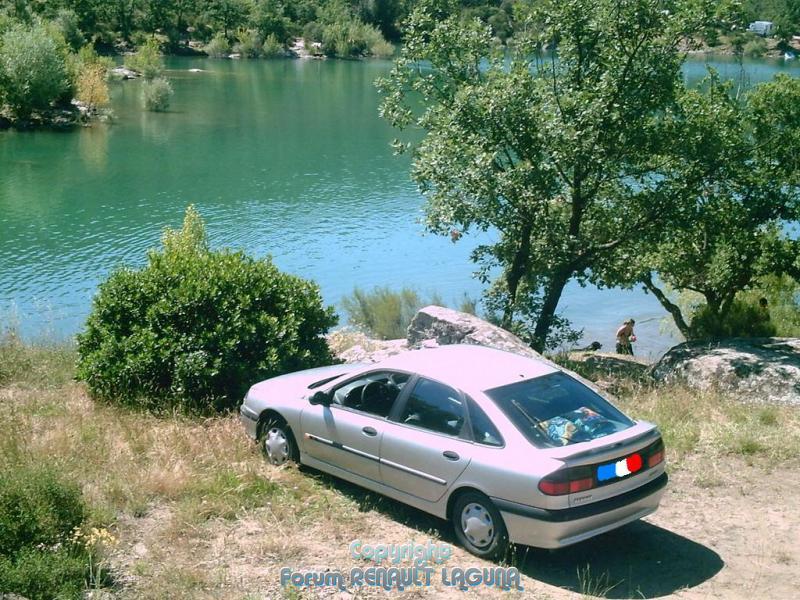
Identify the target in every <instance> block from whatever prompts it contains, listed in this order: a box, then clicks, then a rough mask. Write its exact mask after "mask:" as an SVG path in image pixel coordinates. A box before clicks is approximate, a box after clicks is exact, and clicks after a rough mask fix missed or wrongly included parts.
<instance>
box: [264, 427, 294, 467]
mask: <svg viewBox="0 0 800 600" xmlns="http://www.w3.org/2000/svg"><path fill="white" fill-rule="evenodd" d="M259 445H260V446H261V451H262V452H263V453H264V456H265V457H266V459H267V460H268V461H269V462H270V464H273V465H275V466H276V467H279V466H281V465H285V464H286V463H288V462H297V443H296V442H295V439H294V435H292V430H291V429H290V428H289V426H288V425H287V424H286V421H284V420H283V419H282V418H281V417H278V416H271V417H267V419H266V421H264V424H263V425H262V426H261V434H260V436H259Z"/></svg>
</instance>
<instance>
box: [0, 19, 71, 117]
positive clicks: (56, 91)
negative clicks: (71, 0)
mask: <svg viewBox="0 0 800 600" xmlns="http://www.w3.org/2000/svg"><path fill="white" fill-rule="evenodd" d="M58 38H60V36H54V35H53V34H52V33H51V31H50V30H49V29H48V28H47V27H46V26H44V25H41V24H34V25H31V26H24V25H14V26H12V27H11V28H9V29H8V30H7V31H6V32H5V33H3V34H2V36H0V104H2V103H5V104H6V105H7V106H8V107H9V108H10V109H11V112H12V113H13V114H14V115H15V116H16V117H18V118H27V117H29V116H30V115H31V113H32V112H33V111H35V110H41V109H46V108H47V107H48V106H50V105H51V104H52V103H53V102H55V101H56V100H58V99H60V98H61V97H62V96H63V95H64V94H65V93H66V92H67V91H68V90H69V89H70V81H69V77H68V73H67V66H66V58H65V57H66V53H67V51H66V44H65V43H64V40H63V38H61V39H58Z"/></svg>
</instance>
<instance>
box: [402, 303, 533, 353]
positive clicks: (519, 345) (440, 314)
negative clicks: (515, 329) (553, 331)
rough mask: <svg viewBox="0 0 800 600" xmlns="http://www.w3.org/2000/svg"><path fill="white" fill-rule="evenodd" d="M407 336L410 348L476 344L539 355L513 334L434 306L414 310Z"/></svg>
mask: <svg viewBox="0 0 800 600" xmlns="http://www.w3.org/2000/svg"><path fill="white" fill-rule="evenodd" d="M407 339H408V346H409V347H410V348H421V347H423V346H435V345H439V346H445V345H447V344H477V345H479V346H488V347H489V348H497V349H498V350H506V351H507V352H514V353H516V354H521V355H522V356H528V357H531V358H541V354H539V353H538V352H536V351H535V350H533V349H531V347H530V346H528V345H527V344H526V343H525V342H523V341H522V340H521V339H519V338H518V337H517V336H515V335H514V334H513V333H510V332H508V331H506V330H505V329H501V328H500V327H497V326H496V325H492V324H491V323H487V322H486V321H484V320H483V319H480V318H478V317H476V316H475V315H470V314H468V313H463V312H459V311H457V310H453V309H451V308H444V307H441V306H435V305H431V306H426V307H425V308H421V309H420V310H419V311H417V314H416V315H414V318H413V319H412V320H411V324H410V325H409V326H408V338H407Z"/></svg>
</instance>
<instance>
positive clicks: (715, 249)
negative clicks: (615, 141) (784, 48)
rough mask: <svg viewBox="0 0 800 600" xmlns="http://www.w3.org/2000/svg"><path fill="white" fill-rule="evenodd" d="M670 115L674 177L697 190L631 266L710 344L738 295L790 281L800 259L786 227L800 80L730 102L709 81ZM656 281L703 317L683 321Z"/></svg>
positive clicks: (799, 205)
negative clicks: (780, 278)
mask: <svg viewBox="0 0 800 600" xmlns="http://www.w3.org/2000/svg"><path fill="white" fill-rule="evenodd" d="M676 112H677V115H676V121H677V122H678V123H680V126H681V129H682V130H683V131H685V135H684V136H683V138H682V139H683V141H682V143H681V144H680V145H679V146H678V148H677V150H678V154H679V155H680V156H681V157H683V159H684V161H683V162H682V163H679V164H677V165H676V172H677V173H678V175H679V176H682V177H685V178H687V179H690V180H692V181H695V182H696V184H695V186H694V188H693V189H692V190H690V191H691V192H692V193H689V194H685V195H683V196H679V197H677V198H676V200H678V204H677V207H676V208H677V210H676V211H675V217H676V218H675V219H674V220H673V221H672V222H671V225H670V228H669V229H668V231H667V232H666V234H665V235H664V236H663V238H662V239H661V240H660V241H658V243H656V244H653V245H648V246H644V245H643V246H642V247H641V248H640V250H639V252H638V253H637V257H638V260H637V261H636V263H637V264H638V265H639V266H640V268H641V269H642V271H643V272H644V275H643V276H642V277H641V280H642V281H643V282H644V284H645V287H646V288H647V289H648V290H650V291H651V292H653V293H654V294H655V295H656V297H657V298H659V300H660V301H661V303H662V304H663V305H664V306H665V308H666V309H667V310H668V311H669V312H670V314H671V315H672V316H673V318H674V319H675V322H676V324H677V326H678V328H679V329H680V330H681V332H682V333H683V334H684V335H685V336H686V337H688V338H696V337H707V336H709V335H711V333H710V332H712V331H714V330H718V331H720V332H723V331H724V330H725V327H724V324H725V322H726V320H727V319H729V318H730V319H733V320H736V318H735V315H734V313H735V312H737V310H738V309H736V306H735V304H736V302H737V295H738V294H740V292H743V291H744V290H747V289H748V288H751V287H752V286H753V285H755V284H756V283H757V282H758V281H759V280H760V279H761V278H763V277H765V276H767V275H770V274H775V273H778V274H780V273H791V271H792V268H793V267H792V265H793V261H795V260H796V257H797V256H798V253H800V244H799V243H798V242H797V240H796V237H795V238H792V237H791V236H790V235H789V233H788V230H787V228H786V227H785V223H787V222H789V221H795V220H797V219H799V218H800V80H797V79H795V78H792V77H788V76H785V75H779V76H778V77H776V78H775V80H773V81H771V82H768V83H764V84H761V85H758V86H756V87H754V88H753V89H752V90H750V91H749V92H748V93H746V94H744V95H743V96H736V95H734V94H733V93H732V89H731V85H730V83H723V82H721V81H720V80H719V78H718V77H717V76H716V74H713V73H712V74H711V76H710V77H709V79H708V80H707V81H706V83H705V85H704V86H702V88H701V89H698V90H686V91H685V92H684V93H683V94H682V96H681V98H680V101H679V103H678V108H677V111H676ZM654 273H655V274H657V278H658V280H659V281H660V282H663V283H665V284H667V285H668V286H669V287H670V288H672V289H673V290H677V291H678V292H685V291H691V292H694V293H696V294H699V295H700V296H702V298H703V300H704V306H703V308H702V310H701V311H700V312H698V313H697V315H702V319H701V320H700V321H698V322H697V323H694V321H690V319H688V318H686V315H684V314H683V313H682V312H681V311H680V308H679V307H678V306H677V305H676V304H675V303H673V302H672V301H671V300H670V299H669V298H668V297H667V296H668V295H667V294H666V293H664V291H663V290H661V289H660V288H659V286H660V285H661V284H660V283H657V282H656V281H655V279H654V277H653V274H654ZM738 312H740V313H741V310H738ZM739 320H741V319H739ZM701 323H703V325H701ZM708 323H711V325H708ZM720 335H721V334H720Z"/></svg>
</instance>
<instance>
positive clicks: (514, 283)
mask: <svg viewBox="0 0 800 600" xmlns="http://www.w3.org/2000/svg"><path fill="white" fill-rule="evenodd" d="M520 238H521V239H520V244H519V248H517V251H516V253H515V254H514V260H513V261H512V262H511V266H510V267H509V269H508V272H507V273H506V288H507V289H508V297H507V299H506V306H505V309H504V310H503V321H502V323H501V325H502V327H503V329H508V330H510V329H511V325H512V323H513V321H514V307H515V306H516V303H517V292H518V290H519V284H520V281H522V278H523V277H524V276H525V271H527V267H528V258H529V257H530V252H531V224H530V222H526V223H525V225H523V226H522V231H521V232H520Z"/></svg>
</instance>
